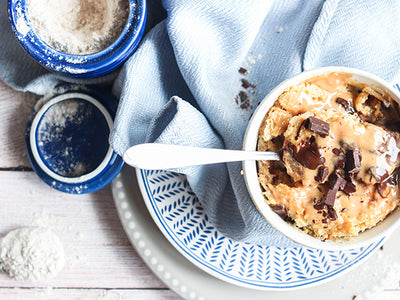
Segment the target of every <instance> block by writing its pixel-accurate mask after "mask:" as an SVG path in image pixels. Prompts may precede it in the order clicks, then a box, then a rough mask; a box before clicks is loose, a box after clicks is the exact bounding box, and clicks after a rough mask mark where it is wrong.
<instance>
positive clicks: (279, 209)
mask: <svg viewBox="0 0 400 300" xmlns="http://www.w3.org/2000/svg"><path fill="white" fill-rule="evenodd" d="M271 209H272V211H273V212H275V213H276V214H278V215H279V216H280V217H281V218H282V219H284V220H286V219H287V217H288V215H287V212H286V208H285V207H284V206H282V205H271Z"/></svg>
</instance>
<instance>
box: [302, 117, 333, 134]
mask: <svg viewBox="0 0 400 300" xmlns="http://www.w3.org/2000/svg"><path fill="white" fill-rule="evenodd" d="M305 126H306V128H307V129H308V130H310V131H312V132H314V133H316V134H319V135H320V136H322V137H326V136H327V135H328V134H329V129H330V126H329V123H327V122H325V121H322V120H320V119H318V118H316V117H309V118H308V119H307V122H306V123H305Z"/></svg>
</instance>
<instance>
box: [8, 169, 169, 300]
mask: <svg viewBox="0 0 400 300" xmlns="http://www.w3.org/2000/svg"><path fill="white" fill-rule="evenodd" d="M0 203H1V209H0V220H1V221H0V236H3V235H4V234H6V233H7V232H9V231H10V230H12V229H15V228H18V227H21V226H29V225H32V223H34V224H38V223H39V224H44V225H49V226H50V227H51V228H52V229H53V230H54V232H55V233H56V234H57V235H58V236H59V237H60V238H61V240H62V242H63V244H64V248H65V252H66V261H67V263H66V267H65V268H64V270H63V271H62V272H61V273H60V274H59V276H57V277H56V278H55V279H54V280H51V281H49V282H38V283H29V282H19V281H15V280H13V279H10V278H9V277H8V276H7V275H5V274H0V287H43V286H51V287H74V288H82V287H87V288H165V285H164V284H163V283H162V282H161V281H160V280H159V279H158V278H157V277H156V276H155V275H154V274H153V273H152V272H151V271H150V270H149V269H148V267H147V266H146V265H145V264H144V263H143V261H142V260H141V259H140V258H139V256H138V254H137V253H136V252H135V250H134V249H133V247H132V245H131V244H130V242H129V240H128V238H127V236H126V235H125V232H124V231H123V228H122V225H121V224H120V221H119V218H118V215H117V212H116V209H115V207H114V202H113V199H112V195H111V189H110V187H109V186H108V187H106V188H105V189H103V190H101V191H98V192H95V193H91V194H85V195H72V194H66V193H62V192H59V191H56V190H54V189H52V188H50V187H49V186H47V185H46V184H45V183H43V182H42V181H41V180H40V179H39V178H38V177H37V175H36V174H35V173H34V172H15V171H0ZM0 299H1V297H0Z"/></svg>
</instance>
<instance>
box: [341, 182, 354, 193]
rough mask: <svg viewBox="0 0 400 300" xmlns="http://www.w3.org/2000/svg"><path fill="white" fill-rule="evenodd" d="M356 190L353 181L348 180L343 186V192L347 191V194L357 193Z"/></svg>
mask: <svg viewBox="0 0 400 300" xmlns="http://www.w3.org/2000/svg"><path fill="white" fill-rule="evenodd" d="M355 191H356V186H355V185H354V183H352V182H351V181H346V185H345V186H344V188H343V192H345V193H346V194H347V195H351V194H353V193H355Z"/></svg>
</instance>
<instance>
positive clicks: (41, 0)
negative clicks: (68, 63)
mask: <svg viewBox="0 0 400 300" xmlns="http://www.w3.org/2000/svg"><path fill="white" fill-rule="evenodd" d="M128 15H129V2H128V0H62V1H60V0H29V1H28V16H29V18H30V20H31V25H32V28H34V30H35V31H36V33H37V34H38V35H39V37H40V38H41V39H42V40H43V41H44V42H45V43H46V44H48V45H50V46H51V47H53V48H55V49H56V50H59V51H61V52H65V53H69V54H79V55H83V54H90V53H96V52H98V51H101V50H103V49H104V48H106V47H108V46H109V45H111V44H112V43H113V42H114V41H115V40H116V39H117V38H118V36H119V35H120V34H121V32H122V30H123V28H124V26H125V24H126V21H127V19H128Z"/></svg>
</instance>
